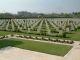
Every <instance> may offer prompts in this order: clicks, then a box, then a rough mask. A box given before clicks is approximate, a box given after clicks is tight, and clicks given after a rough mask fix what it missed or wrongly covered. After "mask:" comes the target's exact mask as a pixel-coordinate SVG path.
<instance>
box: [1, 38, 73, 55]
mask: <svg viewBox="0 0 80 60" xmlns="http://www.w3.org/2000/svg"><path fill="white" fill-rule="evenodd" d="M7 46H14V47H18V48H22V49H27V50H31V51H37V52H42V53H47V54H52V55H58V56H64V55H65V54H67V53H68V52H69V50H70V49H71V48H72V46H68V45H59V44H51V43H44V42H37V41H29V40H20V39H7V40H0V48H2V47H7Z"/></svg>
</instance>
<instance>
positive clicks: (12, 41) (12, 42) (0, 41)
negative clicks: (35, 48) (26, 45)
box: [0, 40, 23, 48]
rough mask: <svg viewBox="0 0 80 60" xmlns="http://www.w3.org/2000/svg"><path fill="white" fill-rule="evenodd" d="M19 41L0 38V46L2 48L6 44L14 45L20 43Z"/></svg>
mask: <svg viewBox="0 0 80 60" xmlns="http://www.w3.org/2000/svg"><path fill="white" fill-rule="evenodd" d="M22 43H23V42H21V41H15V40H0V48H4V47H7V46H12V47H16V46H17V45H20V44H22Z"/></svg>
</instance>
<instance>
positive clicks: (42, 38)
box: [0, 18, 80, 60]
mask: <svg viewBox="0 0 80 60" xmlns="http://www.w3.org/2000/svg"><path fill="white" fill-rule="evenodd" d="M17 35H18V36H17ZM13 38H14V39H13ZM18 38H19V39H18ZM29 39H32V40H29ZM36 40H37V41H36ZM46 42H47V43H46ZM9 46H11V47H10V48H7V47H9ZM16 50H17V51H16ZM28 50H29V51H28ZM7 51H8V52H7ZM9 51H10V52H9ZM18 51H21V53H20V52H18ZM24 51H26V52H29V53H30V54H32V53H31V51H33V52H39V53H43V54H41V55H40V54H39V53H38V56H37V57H40V58H41V57H43V55H44V56H46V54H48V57H49V58H47V57H46V59H43V58H41V60H49V59H51V60H60V59H57V58H61V60H80V57H79V56H80V19H78V18H55V19H54V18H49V19H47V18H41V19H0V53H2V55H4V56H3V57H2V58H0V59H1V60H5V59H4V57H9V58H10V56H11V55H9V54H10V53H11V52H14V53H12V55H13V56H15V55H17V54H16V53H17V52H18V55H19V56H22V57H19V56H18V57H16V56H15V57H16V59H18V60H20V58H22V60H25V59H23V57H24V55H26V54H27V53H26V52H24ZM15 52H16V53H15ZM6 53H9V54H7V56H6ZM2 55H0V56H2ZM36 55H37V53H36V54H32V56H35V57H36ZM27 56H29V54H27ZM51 56H53V57H51ZM37 57H36V58H37ZM11 58H12V59H13V57H12V56H11ZM25 58H26V57H25ZM29 58H30V56H29ZM40 58H39V59H40ZM16 59H13V60H16ZM39 59H38V60H39ZM8 60H9V59H8ZM32 60H35V58H34V59H32Z"/></svg>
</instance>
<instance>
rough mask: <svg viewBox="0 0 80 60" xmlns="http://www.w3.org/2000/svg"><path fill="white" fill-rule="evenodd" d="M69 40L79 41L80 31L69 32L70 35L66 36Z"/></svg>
mask: <svg viewBox="0 0 80 60" xmlns="http://www.w3.org/2000/svg"><path fill="white" fill-rule="evenodd" d="M67 36H68V37H69V38H68V39H71V40H75V41H80V29H79V30H77V31H73V32H71V34H68V35H67Z"/></svg>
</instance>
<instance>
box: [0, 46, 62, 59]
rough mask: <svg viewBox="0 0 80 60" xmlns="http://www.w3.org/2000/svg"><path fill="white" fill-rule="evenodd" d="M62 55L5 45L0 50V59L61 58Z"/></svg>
mask: <svg viewBox="0 0 80 60" xmlns="http://www.w3.org/2000/svg"><path fill="white" fill-rule="evenodd" d="M61 59H62V57H60V56H55V55H49V54H45V53H40V52H34V51H29V50H24V49H20V48H15V47H6V48H4V49H2V50H0V60H61Z"/></svg>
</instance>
